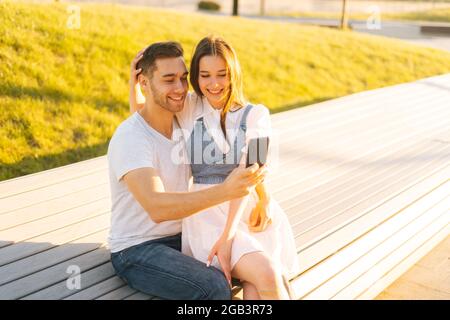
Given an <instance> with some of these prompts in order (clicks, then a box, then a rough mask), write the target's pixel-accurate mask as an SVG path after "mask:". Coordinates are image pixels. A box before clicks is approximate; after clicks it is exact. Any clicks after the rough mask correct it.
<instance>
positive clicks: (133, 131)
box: [107, 112, 190, 252]
mask: <svg viewBox="0 0 450 320" xmlns="http://www.w3.org/2000/svg"><path fill="white" fill-rule="evenodd" d="M176 129H178V126H177V124H176V121H175V120H174V136H173V137H172V140H170V139H167V138H166V137H165V136H163V135H162V134H160V133H159V132H158V131H156V130H155V129H153V128H152V127H151V126H150V125H149V124H148V123H147V122H146V121H145V120H144V119H143V118H142V116H141V115H140V114H139V113H137V112H135V113H134V114H132V115H131V116H130V117H129V118H128V119H126V120H125V121H124V122H122V123H121V124H120V126H119V127H118V128H117V129H116V131H115V133H114V135H113V137H112V139H111V141H110V143H109V147H108V155H107V158H108V165H109V178H110V187H111V201H112V208H111V229H110V234H109V238H108V243H109V248H110V250H111V252H118V251H121V250H123V249H126V248H128V247H131V246H134V245H137V244H140V243H142V242H145V241H148V240H153V239H157V238H162V237H167V236H171V235H175V234H177V233H180V232H181V220H176V221H165V222H161V223H155V222H154V221H153V220H152V219H151V218H150V216H149V214H148V213H147V212H146V211H145V210H144V208H143V207H142V206H141V205H140V204H139V203H138V202H137V200H136V199H135V198H134V197H133V195H132V194H131V192H130V191H129V190H128V187H127V186H126V184H125V182H124V181H123V179H122V178H123V176H124V175H125V174H126V173H128V172H130V171H132V170H135V169H139V168H153V169H155V170H156V171H157V172H158V174H159V176H160V178H161V180H162V182H163V185H164V189H165V191H166V192H186V191H188V185H189V178H190V167H189V164H187V163H186V162H185V161H180V156H181V157H184V156H185V154H183V153H184V152H185V151H184V150H185V149H184V144H183V143H184V142H183V139H181V137H180V136H179V131H178V130H176ZM177 133H178V135H177ZM180 141H181V142H180Z"/></svg>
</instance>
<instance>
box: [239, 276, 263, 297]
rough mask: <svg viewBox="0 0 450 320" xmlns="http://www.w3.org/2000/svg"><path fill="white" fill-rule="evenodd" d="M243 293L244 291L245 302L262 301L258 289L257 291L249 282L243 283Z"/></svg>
mask: <svg viewBox="0 0 450 320" xmlns="http://www.w3.org/2000/svg"><path fill="white" fill-rule="evenodd" d="M242 291H243V297H242V298H243V299H244V300H261V297H260V296H259V293H258V289H256V287H255V285H253V284H252V283H250V282H248V281H244V282H242Z"/></svg>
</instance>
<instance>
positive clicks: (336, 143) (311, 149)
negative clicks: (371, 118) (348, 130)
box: [269, 109, 450, 195]
mask: <svg viewBox="0 0 450 320" xmlns="http://www.w3.org/2000/svg"><path fill="white" fill-rule="evenodd" d="M418 116H419V117H420V116H421V115H418ZM446 116H449V117H450V110H448V109H447V111H446V112H445V113H438V114H437V115H435V118H431V119H430V118H428V119H425V120H423V121H425V122H424V124H427V123H429V122H431V123H433V125H428V126H427V127H425V128H421V129H419V130H410V132H409V133H402V131H400V130H401V129H398V128H397V129H394V130H383V133H382V134H381V137H379V135H366V134H365V133H361V135H362V139H363V140H362V141H363V143H359V144H355V143H353V139H352V136H354V135H355V133H353V134H351V135H348V136H344V137H341V136H338V137H337V138H336V140H334V135H332V136H329V137H328V138H325V139H324V140H323V141H315V140H313V141H311V144H304V143H303V142H302V140H301V139H299V140H298V142H297V144H296V145H290V146H289V149H291V151H290V152H287V151H284V150H282V148H280V152H281V156H282V158H283V159H282V161H283V162H282V164H281V165H280V169H281V170H276V169H277V168H275V172H274V173H276V176H272V177H269V178H271V179H269V183H270V184H271V185H272V188H273V189H274V190H276V192H277V193H278V194H279V195H282V194H283V188H281V185H285V186H286V178H287V177H292V176H299V177H303V176H304V174H305V171H306V173H308V172H309V173H311V172H316V170H310V168H312V167H313V166H320V167H324V168H325V169H326V168H329V167H330V165H331V164H330V160H332V159H336V158H337V160H335V161H334V162H335V163H333V164H334V165H335V166H338V165H340V164H342V165H345V164H346V163H347V162H348V161H352V160H354V159H359V158H361V157H362V156H366V155H367V154H370V153H375V154H376V153H377V152H382V151H383V150H384V149H385V148H387V147H395V146H397V147H399V148H400V147H401V146H402V145H403V143H405V142H406V143H411V141H414V140H423V139H424V138H429V139H433V138H434V137H435V136H436V135H440V134H442V131H443V130H445V129H447V130H448V128H449V126H450V124H449V123H448V121H447V119H446ZM386 131H387V132H386ZM447 132H448V131H447ZM320 145H327V147H325V148H323V147H318V146H320ZM321 149H323V150H321ZM290 154H292V155H296V156H294V157H290V158H291V159H290V160H289V161H284V158H285V157H286V155H290ZM318 155H321V156H322V157H323V158H318ZM282 181H283V182H284V184H283V183H282ZM289 181H292V182H290V183H288V185H293V184H295V183H296V180H295V179H289ZM280 184H281V185H280ZM288 194H289V193H288Z"/></svg>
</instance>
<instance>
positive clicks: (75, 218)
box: [0, 199, 110, 247]
mask: <svg viewBox="0 0 450 320" xmlns="http://www.w3.org/2000/svg"><path fill="white" fill-rule="evenodd" d="M109 211H110V199H101V200H99V201H96V202H93V203H89V204H87V205H84V206H81V207H77V208H74V209H71V210H67V211H64V212H62V213H60V214H56V215H53V216H50V217H46V218H42V219H39V220H35V221H32V222H29V223H25V224H22V225H19V226H17V227H14V228H11V229H7V230H3V231H0V239H2V242H3V243H2V244H0V247H5V246H6V245H11V244H12V243H14V242H19V241H26V240H27V239H30V238H34V237H37V236H39V235H42V234H44V233H47V232H52V231H54V230H56V229H59V228H64V227H66V226H69V225H71V224H74V223H78V222H81V221H83V220H86V219H89V218H92V217H95V216H98V215H101V214H104V213H108V212H109Z"/></svg>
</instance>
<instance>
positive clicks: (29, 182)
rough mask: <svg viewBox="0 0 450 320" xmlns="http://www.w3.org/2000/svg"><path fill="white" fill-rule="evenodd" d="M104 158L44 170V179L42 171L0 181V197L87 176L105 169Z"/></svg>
mask: <svg viewBox="0 0 450 320" xmlns="http://www.w3.org/2000/svg"><path fill="white" fill-rule="evenodd" d="M105 158H106V157H104V156H103V157H98V158H93V159H89V160H85V161H80V162H77V163H73V164H70V165H66V166H62V167H58V168H54V169H50V170H45V171H44V172H45V176H46V179H45V180H42V175H41V174H42V172H37V173H33V174H29V175H26V176H22V177H17V178H14V179H10V180H5V181H2V182H0V199H3V198H6V197H10V196H12V195H17V194H20V193H24V192H29V191H32V190H36V189H40V188H43V187H46V186H50V185H54V184H59V183H61V182H62V181H65V180H71V179H77V178H81V177H82V176H89V175H91V174H93V173H95V172H97V171H102V170H105V169H106V168H107V167H106V161H105Z"/></svg>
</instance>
